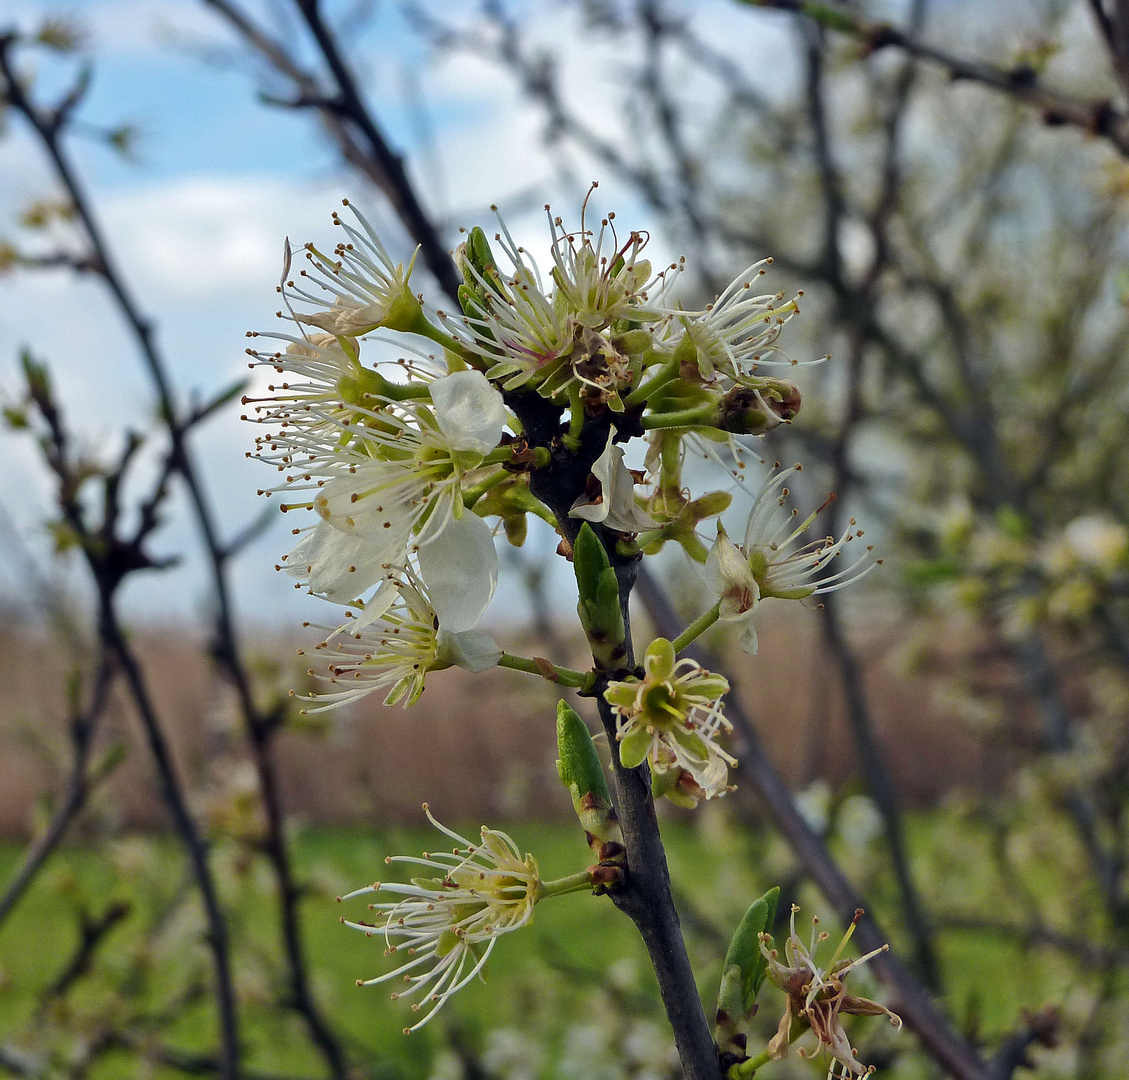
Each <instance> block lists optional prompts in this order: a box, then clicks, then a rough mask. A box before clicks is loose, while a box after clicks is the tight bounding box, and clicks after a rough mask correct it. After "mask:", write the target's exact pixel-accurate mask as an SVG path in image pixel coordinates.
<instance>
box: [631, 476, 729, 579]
mask: <svg viewBox="0 0 1129 1080" xmlns="http://www.w3.org/2000/svg"><path fill="white" fill-rule="evenodd" d="M732 501H733V496H732V495H730V494H729V492H727V491H709V492H706V494H705V495H703V496H701V498H698V499H686V498H685V497H684V496H683V495H682V492H681V490H671V491H668V492H661V493H660V497H658V498H656V499H654V500H652V503H651V505H650V506H648V508H647V509H648V511H649V512H650V514H651V516H652V517H654V518H657V519H658V520H659V521H661V522H662V525H661V526H660V527H659V528H658V529H655V530H653V531H651V532H646V533H643V534H642V536H640V538H639V544H640V547H642V549H643V551H644V553H645V554H647V555H655V554H657V553H658V552H659V551H661V550H662V548H663V545H664V544H666V543H667V542H668V541H674V543H676V544H680V545H681V546H682V549H683V550H684V551H685V552H686V554H687V555H689V556H690V558H691V559H693V560H694V561H695V562H699V563H704V562H705V561H706V558H707V556H708V555H709V552H708V551H707V550H706V546H705V544H703V543H702V540H701V538H700V537H699V536H698V526H699V525H700V524H701V523H702V522H703V521H705V520H706V519H707V518H711V517H716V516H717V515H718V514H720V513H723V512H724V511H725V510H726V509H727V508H728V506H729V504H730V503H731V502H732Z"/></svg>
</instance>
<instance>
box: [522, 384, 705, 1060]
mask: <svg viewBox="0 0 1129 1080" xmlns="http://www.w3.org/2000/svg"><path fill="white" fill-rule="evenodd" d="M507 404H508V405H509V407H510V408H511V409H512V410H513V411H514V412H515V413H516V414H517V417H518V419H519V420H520V421H521V423H522V428H523V430H524V431H525V434H526V438H527V439H528V441H529V444H530V445H531V446H545V447H548V448H549V449H550V451H551V454H552V458H551V461H550V463H549V464H548V465H547V466H546V467H544V468H539V469H537V470H535V471H534V472H533V473H531V474H530V491H531V492H532V493H533V494H534V495H535V496H536V497H537V498H538V499H540V500H541V501H542V502H543V503H545V505H546V506H548V507H549V509H550V510H552V511H553V514H554V515H555V517H556V519H557V525H558V528H559V530H560V533H561V535H562V536H563V537H564V539H565V540H566V541H567V542H568V543H569V544H572V543H574V542H575V540H576V534H577V532H578V531H579V526H580V522H579V521H578V520H577V519H575V518H571V517H569V513H568V512H569V509H570V508H571V507H572V505H573V503H574V502H575V500H576V498H577V496H578V495H579V494H580V493H581V492H583V491H584V487H585V482H586V481H587V478H588V474H589V473H590V472H591V469H592V464H593V462H594V461H595V460H596V458H597V457H598V456H599V455H600V454H601V453H602V452H603V449H604V447H605V445H606V444H607V440H608V428H609V424H610V422H611V421H610V419H609V418H608V417H607V416H605V417H603V418H595V417H586V419H585V423H584V425H583V428H582V430H581V434H580V438H579V443H578V446H577V447H576V449H575V450H572V449H570V448H566V447H565V446H564V443H563V440H562V438H561V436H562V435H564V434H565V429H564V428H563V426H562V424H561V413H562V409H561V407H560V406H556V405H554V404H553V403H552V402H549V401H547V400H545V399H544V398H541V397H539V396H537V395H536V394H529V393H524V394H516V393H515V394H509V395H507ZM595 532H596V535H597V536H599V537H600V540H601V542H602V543H603V545H604V549H605V550H606V551H607V553H608V558H609V560H610V561H611V565H612V566H613V567H614V568H615V572H616V578H617V580H618V582H619V594H620V605H621V607H622V608H623V615H624V627H625V629H626V645H627V664H628V667H632V666H634V663H635V660H634V650H633V648H632V642H631V623H630V618H629V612H628V601H629V599H630V596H631V590H632V588H633V587H634V585H635V580H636V578H637V577H638V573H639V557H638V555H636V556H624V555H621V554H619V553H618V552H617V550H616V538H617V535H616V534H615V533H611V532H608V531H607V530H606V529H604V527H603V526H602V525H597V526H596V528H595ZM607 674H611V673H606V674H605V679H606V677H607ZM600 686H601V684H600V683H597V689H599V688H600ZM596 701H597V704H598V706H599V710H600V719H601V721H602V722H603V725H604V730H605V731H606V732H607V734H608V743H609V745H611V746H612V747H615V745H616V741H615V716H614V715H613V713H612V711H611V707H610V706H609V705H608V704H607V702H606V701H604V699H603V696H602V694H599V693H597V694H596ZM612 772H613V775H614V778H615V786H616V804H617V811H618V814H619V824H620V828H621V829H622V831H623V842H624V846H625V847H626V849H627V874H626V877H625V880H624V882H623V884H622V886H621V887H620V888H618V889H616V890H615V891H614V892H612V893H611V897H612V901H613V902H614V904H615V906H616V907H617V908H619V910H620V911H622V912H623V913H624V914H625V915H627V916H628V917H629V918H630V919H631V921H632V922H633V923H635V926H636V929H638V931H639V934H640V936H641V937H642V938H643V943H644V944H645V945H646V947H647V953H648V955H649V956H650V958H651V964H652V966H653V967H654V969H655V977H656V978H657V980H658V984H659V993H660V994H661V995H662V1000H663V1005H664V1007H665V1008H666V1014H667V1018H668V1019H669V1020H670V1026H671V1028H672V1030H673V1033H674V1043H675V1046H676V1047H677V1048H678V1056H679V1059H680V1060H681V1062H682V1072H683V1075H684V1076H685V1077H686V1080H720V1078H721V1070H720V1068H719V1067H718V1063H717V1051H716V1049H715V1047H714V1043H713V1036H712V1035H711V1033H710V1027H709V1023H708V1021H707V1020H706V1014H705V1010H704V1009H703V1008H702V999H701V997H700V996H699V995H698V987H697V984H696V983H695V981H694V971H693V969H692V968H691V966H690V958H689V956H688V955H687V953H686V942H685V941H684V940H683V937H682V928H681V926H680V925H679V922H678V912H677V910H676V909H675V906H674V897H673V895H672V894H671V888H670V871H669V869H668V867H667V862H666V851H665V849H664V848H663V843H662V836H661V835H660V833H659V824H658V820H657V819H656V817H655V804H654V800H653V799H652V797H651V782H650V775H649V774H648V771H647V768H646V766H645V765H644V766H640V767H639V768H637V769H626V768H624V767H623V765H622V764H621V763H620V761H619V755H618V754H616V753H614V752H613V753H612Z"/></svg>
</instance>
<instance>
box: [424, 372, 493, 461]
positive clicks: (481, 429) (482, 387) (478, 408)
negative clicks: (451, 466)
mask: <svg viewBox="0 0 1129 1080" xmlns="http://www.w3.org/2000/svg"><path fill="white" fill-rule="evenodd" d="M431 400H432V403H433V404H434V405H435V419H436V421H437V422H438V424H439V430H440V431H442V432H443V434H444V436H445V437H446V439H447V441H448V442H449V443H450V444H451V446H452V447H453V448H454V449H456V450H472V451H474V452H476V453H479V454H488V453H489V452H490V451H491V450H493V449H494V447H495V446H497V445H498V440H499V439H500V438H501V437H502V429H503V428H504V427H505V424H506V406H505V404H504V403H503V401H502V395H501V394H500V393H499V392H498V390H497V389H496V388H495V387H494V386H493V385H492V384H491V383H490V381H489V380H488V379H487V378H486V376H485V375H483V374H482V372H481V371H456V372H455V373H454V374H452V375H445V376H444V377H443V378H441V379H436V380H435V381H434V382H433V383H432V384H431Z"/></svg>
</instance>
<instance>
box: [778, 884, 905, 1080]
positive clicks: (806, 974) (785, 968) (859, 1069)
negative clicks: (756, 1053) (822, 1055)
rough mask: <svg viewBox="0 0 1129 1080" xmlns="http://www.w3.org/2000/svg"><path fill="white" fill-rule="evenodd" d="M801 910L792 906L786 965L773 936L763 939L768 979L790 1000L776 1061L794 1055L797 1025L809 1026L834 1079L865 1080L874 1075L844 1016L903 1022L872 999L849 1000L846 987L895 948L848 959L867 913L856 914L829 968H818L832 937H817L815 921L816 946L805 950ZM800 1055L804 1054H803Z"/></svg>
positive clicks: (898, 1024) (812, 944)
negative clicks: (853, 975) (820, 951)
mask: <svg viewBox="0 0 1129 1080" xmlns="http://www.w3.org/2000/svg"><path fill="white" fill-rule="evenodd" d="M797 911H799V908H798V907H797V906H796V905H795V904H793V905H792V917H791V920H790V922H789V934H788V940H787V941H786V942H785V943H784V953H785V957H786V959H787V962H786V963H781V961H780V954H779V952H778V951H777V950H776V949H774V948H772V947H771V946H772V936H771V935H770V934H761V936H760V942H761V953H762V954H763V955H764V957H765V960H766V961H767V962H768V979H769V981H770V982H772V983H773V984H775V985H776V986H778V987H780V989H781V990H783V991H784V993H785V994H786V995H787V999H786V1003H785V1006H784V1015H783V1017H782V1018H781V1020H780V1027H779V1028H778V1029H777V1032H776V1034H775V1035H774V1036H773V1037H772V1040H771V1041H770V1042H769V1044H768V1052H769V1054H770V1055H771V1057H772V1058H773V1060H775V1061H779V1060H780V1059H781V1058H783V1057H784V1055H785V1054H786V1053H787V1052H788V1046H789V1044H790V1042H791V1032H792V1026H793V1024H794V1023H795V1022H796V1021H801V1022H804V1023H806V1024H807V1025H808V1026H809V1027H810V1028H811V1030H812V1032H813V1033H814V1034H815V1037H816V1039H817V1040H818V1042H819V1046H818V1050H817V1051H816V1052H817V1053H818V1052H819V1050H827V1052H828V1053H829V1054H830V1055H831V1058H832V1064H831V1068H830V1070H829V1071H828V1074H827V1075H828V1077H829V1078H830V1077H833V1076H834V1075H835V1074H836V1072H838V1073H839V1075H840V1076H848V1075H850V1076H865V1075H866V1074H867V1073H869V1072H873V1068H868V1067H867V1066H866V1065H863V1064H862V1062H860V1061H859V1059H858V1057H857V1056H856V1054H855V1051H854V1050H853V1049H852V1048H851V1042H850V1039H848V1038H847V1033H846V1031H844V1030H843V1022H842V1020H841V1019H840V1016H842V1015H843V1014H846V1015H851V1016H888V1017H889V1018H890V1023H891V1024H893V1025H894V1026H895V1027H901V1026H902V1021H901V1017H899V1016H897V1015H896V1014H895V1013H892V1012H891V1011H890V1010H889V1009H887V1008H886V1006H885V1005H880V1004H879V1003H878V1002H877V1001H871V1000H870V999H869V998H863V997H855V996H854V995H852V994H848V993H847V991H846V988H845V986H844V982H845V980H846V978H847V976H848V975H849V974H850V972H851V971H853V970H854V969H855V968H856V967H859V966H861V965H862V964H865V963H866V962H867V960H870V959H871V958H872V957H874V956H877V955H878V954H879V953H881V952H886V951H887V950H888V949H889V948H890V946H889V945H883V946H882V947H881V948H878V949H875V950H873V951H872V952H869V953H867V954H866V955H865V956H860V957H858V958H857V959H855V960H845V959H842V958H841V957H842V954H843V950H844V949H845V948H846V947H847V943H848V942H849V941H850V940H851V936H852V935H853V934H854V932H855V927H856V926H857V925H858V921H859V919H861V918H862V914H863V913H862V909H861V908H860V909H859V910H858V911H856V912H855V917H854V919H852V920H851V925H850V926H849V927H848V928H847V932H846V933H845V934H844V935H843V939H842V941H840V942H839V946H838V948H837V949H836V950H835V952H834V954H833V955H832V957H831V960H830V961H829V962H828V964H827V966H826V967H820V966H819V965H817V964H816V962H815V952H816V949H817V948H818V946H819V945H820V944H821V943H822V942H824V941H826V940H827V938H828V935H827V934H826V933H824V932H817V930H816V926H817V925H818V923H819V920H818V919H813V920H812V932H811V941H810V942H809V944H807V945H805V944H804V943H803V942H802V941H801V940H800V938H799V936H798V935H797V934H796V912H797ZM800 1054H801V1055H803V1056H807V1055H805V1054H804V1051H803V1050H801V1051H800Z"/></svg>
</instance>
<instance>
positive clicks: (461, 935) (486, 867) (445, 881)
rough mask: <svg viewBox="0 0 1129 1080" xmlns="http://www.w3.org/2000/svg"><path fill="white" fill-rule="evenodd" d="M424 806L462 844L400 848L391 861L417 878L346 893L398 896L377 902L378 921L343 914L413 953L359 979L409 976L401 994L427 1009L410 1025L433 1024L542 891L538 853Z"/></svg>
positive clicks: (392, 947)
mask: <svg viewBox="0 0 1129 1080" xmlns="http://www.w3.org/2000/svg"><path fill="white" fill-rule="evenodd" d="M424 810H425V811H426V813H427V817H428V820H429V821H430V822H431V824H432V825H434V826H435V828H437V829H438V830H439V831H440V832H441V833H443V835H444V836H446V837H448V838H449V839H451V840H454V841H455V844H456V845H457V846H456V847H455V849H454V850H453V851H450V852H446V851H442V852H435V853H428V852H425V853H424V855H423V858H412V857H410V856H404V855H395V856H392V857H390V858H388V859H385V862H386V863H388V864H397V863H402V864H406V865H408V866H411V867H412V873H413V877H412V881H411V883H410V884H406V883H400V882H377V883H376V884H374V885H370V886H367V887H366V888H363V889H357V890H356V891H355V892H351V893H349V894H348V895H347V896H342V897H339V898H338V899H339V900H341V901H347V900H352V899H354V898H355V897H358V896H365V895H369V894H372V893H377V894H383V895H385V896H392V897H395V898H396V899H392V900H388V901H382V902H379V903H374V904H370V905H369V909H370V910H371V911H375V912H379V915H378V916H377V919H376V921H374V922H371V923H369V922H362V921H356V922H353V921H350V920H348V919H344V918H343V919H342V920H341V921H342V922H343V923H344V924H345V925H346V926H348V927H351V928H352V929H354V930H359V931H361V932H362V933H363V934H365V935H366V936H367V937H376V936H380V937H383V938H384V942H385V945H386V950H385V955H386V956H393V955H397V954H406V956H407V960H406V961H405V962H404V963H402V964H400V965H399V966H398V967H395V968H394V969H393V970H392V971H389V972H386V973H385V974H383V975H378V976H376V978H373V979H364V980H358V981H357V985H358V986H374V985H376V984H378V983H383V982H388V981H389V980H390V979H402V980H403V981H404V982H405V983H407V984H408V986H409V988H408V989H407V990H403V991H400V992H397V993H394V994H393V995H392V997H393V999H394V1000H395V999H397V998H411V997H415V996H419V997H420V1000H419V1001H416V1002H413V1003H412V1009H413V1010H415V1011H417V1012H418V1011H422V1012H423V1013H424V1015H423V1018H422V1019H420V1020H419V1021H418V1022H417V1023H415V1024H414V1025H412V1026H411V1027H410V1028H405V1029H404V1031H405V1033H407V1032H409V1031H415V1030H416V1029H418V1028H420V1027H422V1026H423V1025H424V1024H426V1023H427V1022H428V1020H430V1019H431V1018H432V1017H433V1016H434V1015H435V1013H436V1012H438V1010H439V1009H441V1008H442V1007H443V1005H445V1004H446V1002H447V1001H448V999H449V998H450V997H451V996H452V995H454V994H456V993H457V992H458V991H459V990H461V989H462V988H463V987H464V986H466V985H467V983H469V982H470V981H471V980H472V979H473V978H474V977H475V976H476V975H479V974H480V973H481V972H482V969H483V968H484V967H485V965H486V961H487V959H488V958H489V956H490V953H491V952H492V951H493V949H494V945H495V943H496V941H497V940H498V937H499V936H500V935H502V934H508V933H509V932H510V931H512V930H517V929H519V928H520V927H522V926H525V925H526V924H527V923H528V922H529V921H530V920H531V919H532V918H533V908H534V906H535V905H536V904H537V902H538V900H540V898H541V895H542V885H541V878H540V875H539V872H538V868H537V861H536V859H534V858H533V856H532V855H525V856H524V857H523V856H522V854H521V849H520V848H519V847H518V846H517V844H516V843H515V842H514V841H513V840H512V839H511V838H510V837H509V836H507V835H506V834H505V833H504V832H499V831H497V830H495V829H488V828H487V827H486V826H485V825H483V826H482V830H481V837H482V839H481V842H480V843H478V844H472V843H471V842H470V841H469V840H467V839H466V838H465V837H463V836H460V835H459V834H458V833H456V832H453V831H452V830H451V829H448V828H447V827H446V826H445V825H441V824H440V823H439V822H438V821H436V819H435V818H434V817H433V816H432V814H431V810H430V809H429V808H428V806H427V804H426V803H425V804H424Z"/></svg>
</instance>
